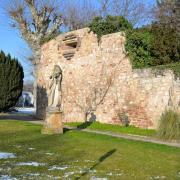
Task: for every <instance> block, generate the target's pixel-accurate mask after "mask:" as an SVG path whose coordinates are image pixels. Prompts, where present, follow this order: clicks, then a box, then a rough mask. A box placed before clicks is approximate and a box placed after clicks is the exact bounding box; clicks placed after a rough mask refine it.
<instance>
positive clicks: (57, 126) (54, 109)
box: [42, 65, 63, 134]
mask: <svg viewBox="0 0 180 180" xmlns="http://www.w3.org/2000/svg"><path fill="white" fill-rule="evenodd" d="M61 83H62V70H61V68H60V66H58V65H55V66H54V69H53V72H52V75H51V76H50V83H49V89H48V107H47V109H46V118H45V123H44V127H43V129H42V133H43V134H62V133H63V123H62V118H63V113H62V108H61V106H62V90H61Z"/></svg>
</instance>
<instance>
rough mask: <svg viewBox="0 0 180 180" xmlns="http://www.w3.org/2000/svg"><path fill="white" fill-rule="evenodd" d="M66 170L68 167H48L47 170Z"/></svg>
mask: <svg viewBox="0 0 180 180" xmlns="http://www.w3.org/2000/svg"><path fill="white" fill-rule="evenodd" d="M67 168H68V166H61V167H60V166H52V167H50V168H49V169H48V170H49V171H53V170H62V171H63V170H66V169H67Z"/></svg>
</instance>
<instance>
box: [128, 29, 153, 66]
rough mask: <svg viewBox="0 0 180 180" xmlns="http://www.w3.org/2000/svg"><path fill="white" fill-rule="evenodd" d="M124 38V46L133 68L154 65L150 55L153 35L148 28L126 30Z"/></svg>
mask: <svg viewBox="0 0 180 180" xmlns="http://www.w3.org/2000/svg"><path fill="white" fill-rule="evenodd" d="M126 39H127V40H126V45H125V48H126V51H127V53H128V55H129V57H130V59H131V62H132V65H133V67H134V68H143V67H149V66H152V65H156V62H154V58H153V56H152V39H153V36H152V34H151V33H150V31H149V30H148V28H142V29H133V30H131V31H127V32H126Z"/></svg>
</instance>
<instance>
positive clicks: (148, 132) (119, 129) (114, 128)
mask: <svg viewBox="0 0 180 180" xmlns="http://www.w3.org/2000/svg"><path fill="white" fill-rule="evenodd" d="M66 125H67V126H71V127H78V128H80V129H86V128H87V129H93V130H100V131H109V132H113V133H123V134H133V135H141V136H155V135H156V131H155V130H152V129H142V128H138V127H134V126H129V127H123V126H120V125H111V124H102V123H99V122H93V123H90V122H87V123H82V122H71V123H66Z"/></svg>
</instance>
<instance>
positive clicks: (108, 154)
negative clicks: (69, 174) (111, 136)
mask: <svg viewBox="0 0 180 180" xmlns="http://www.w3.org/2000/svg"><path fill="white" fill-rule="evenodd" d="M115 152H116V149H112V150H110V151H108V152H107V153H105V154H104V155H102V156H101V157H100V158H99V159H98V161H97V163H96V164H94V165H93V166H92V167H90V168H89V170H87V171H86V172H84V173H82V174H81V175H80V176H79V177H76V178H75V180H79V179H81V178H83V177H84V176H86V175H87V174H89V173H90V171H92V170H93V169H95V168H96V167H97V166H98V165H99V164H100V163H102V162H103V161H105V160H106V159H107V158H108V157H110V156H112V155H113V154H114V153H115Z"/></svg>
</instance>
